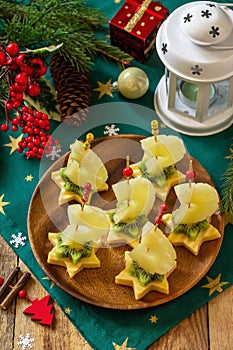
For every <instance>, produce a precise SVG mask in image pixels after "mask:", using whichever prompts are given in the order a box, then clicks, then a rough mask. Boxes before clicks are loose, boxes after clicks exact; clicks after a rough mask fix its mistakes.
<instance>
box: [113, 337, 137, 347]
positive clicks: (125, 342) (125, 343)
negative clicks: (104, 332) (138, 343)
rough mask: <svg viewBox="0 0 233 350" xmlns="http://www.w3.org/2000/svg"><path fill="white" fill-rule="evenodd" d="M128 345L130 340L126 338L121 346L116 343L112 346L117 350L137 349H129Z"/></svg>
mask: <svg viewBox="0 0 233 350" xmlns="http://www.w3.org/2000/svg"><path fill="white" fill-rule="evenodd" d="M127 343H128V338H126V339H125V341H124V342H123V343H122V344H121V345H117V344H116V343H114V342H112V345H113V347H114V349H115V350H136V348H128V347H127Z"/></svg>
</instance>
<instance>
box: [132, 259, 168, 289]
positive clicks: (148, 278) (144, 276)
mask: <svg viewBox="0 0 233 350" xmlns="http://www.w3.org/2000/svg"><path fill="white" fill-rule="evenodd" d="M128 273H129V274H130V275H131V276H135V277H137V279H138V280H139V283H140V285H141V286H142V287H145V286H146V285H147V284H148V283H150V282H152V281H158V282H161V281H162V280H163V275H160V274H158V273H155V274H151V273H147V272H146V271H145V270H144V269H143V268H142V267H140V266H138V264H137V263H136V262H135V261H133V262H132V264H131V265H130V266H129V268H128Z"/></svg>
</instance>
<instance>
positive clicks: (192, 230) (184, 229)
mask: <svg viewBox="0 0 233 350" xmlns="http://www.w3.org/2000/svg"><path fill="white" fill-rule="evenodd" d="M208 227H209V223H208V221H207V220H203V221H199V222H197V223H195V224H179V225H177V226H176V227H175V228H174V230H173V232H174V233H184V234H185V235H186V236H188V238H189V239H191V240H192V241H195V239H196V238H197V236H198V234H199V233H200V232H202V231H205V230H207V228H208Z"/></svg>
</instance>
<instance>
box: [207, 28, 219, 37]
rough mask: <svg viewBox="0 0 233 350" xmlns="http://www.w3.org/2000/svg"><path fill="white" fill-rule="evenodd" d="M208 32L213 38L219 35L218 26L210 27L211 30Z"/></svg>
mask: <svg viewBox="0 0 233 350" xmlns="http://www.w3.org/2000/svg"><path fill="white" fill-rule="evenodd" d="M209 34H210V35H212V37H213V38H216V36H219V35H220V33H219V27H214V26H212V27H211V30H210V31H209Z"/></svg>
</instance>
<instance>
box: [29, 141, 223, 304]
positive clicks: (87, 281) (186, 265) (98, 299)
mask: <svg viewBox="0 0 233 350" xmlns="http://www.w3.org/2000/svg"><path fill="white" fill-rule="evenodd" d="M142 138H143V136H139V135H120V136H116V137H113V136H111V137H104V138H100V139H96V140H94V142H93V144H92V149H93V150H94V151H95V152H96V153H97V154H98V155H99V157H100V158H101V159H102V160H103V162H104V164H105V166H106V168H107V170H108V174H109V179H108V183H109V187H110V189H109V191H107V192H103V193H101V195H96V196H95V195H94V196H93V197H92V202H91V204H92V205H96V206H99V207H101V208H104V209H109V208H113V207H115V201H114V194H113V192H112V190H111V185H112V184H114V183H116V182H118V181H119V180H120V179H122V169H123V168H124V167H125V158H126V155H129V156H130V160H131V162H136V161H139V160H140V159H141V158H142V154H143V152H142V149H141V145H140V143H139V141H140V140H141V139H142ZM67 158H68V154H66V155H64V156H63V157H61V158H59V159H58V160H57V161H56V162H55V163H54V164H53V165H52V166H51V168H49V169H48V171H47V172H46V173H45V175H44V176H43V177H42V178H41V180H40V182H39V183H38V185H37V187H36V189H35V191H34V194H33V196H32V199H31V203H30V207H29V212H28V232H29V239H30V243H31V247H32V251H33V253H34V255H35V257H36V259H37V261H38V263H39V265H40V266H41V267H42V269H43V270H44V272H45V273H46V275H47V276H48V277H49V278H50V279H51V280H52V281H53V282H54V283H55V284H56V285H58V286H59V287H60V288H62V289H63V290H65V291H66V292H67V293H69V294H71V295H72V296H74V297H76V298H78V299H80V300H82V301H85V302H87V303H90V304H94V305H98V306H101V307H105V308H112V309H125V310H127V309H128V310H129V309H131V310H132V309H141V308H147V307H151V306H156V305H161V304H163V303H166V302H169V301H171V300H173V299H175V298H177V297H178V296H180V295H182V294H183V293H185V292H187V291H188V290H189V289H190V288H192V287H193V286H194V285H195V284H196V283H198V282H199V281H200V279H201V278H202V277H204V276H205V274H206V273H207V271H208V270H209V268H210V267H211V265H212V264H213V262H214V260H215V258H216V257H217V255H218V252H219V249H220V247H221V243H222V238H223V231H224V222H223V217H222V216H220V215H219V214H216V215H213V217H212V222H211V223H212V225H213V226H215V227H216V228H217V229H218V230H219V232H220V233H221V238H219V239H216V240H213V241H210V242H205V243H203V244H202V247H201V249H200V252H199V255H198V256H194V255H193V254H191V253H190V252H189V251H188V250H187V249H185V248H184V247H176V248H175V249H176V252H177V268H176V269H175V271H174V272H173V273H172V274H171V275H170V276H169V278H168V282H169V286H170V293H169V294H168V295H166V294H162V293H159V292H150V293H148V294H147V295H146V296H145V297H143V298H142V299H141V300H138V301H137V300H135V299H134V295H133V289H132V288H130V287H127V286H121V285H116V284H115V282H114V279H115V276H116V275H117V274H118V273H119V272H120V271H122V270H123V269H124V266H125V264H124V252H125V250H129V249H130V248H129V246H128V245H125V246H120V247H116V248H107V249H106V248H101V249H99V250H98V252H97V256H98V257H99V259H100V261H101V267H100V268H97V269H86V270H83V271H81V272H80V273H78V274H77V275H76V276H75V277H74V278H73V279H71V278H69V276H68V274H67V272H66V269H65V268H64V267H59V266H56V265H51V264H48V263H47V256H48V253H49V251H50V250H51V249H52V246H51V243H50V242H49V240H48V238H47V236H48V232H58V231H59V230H60V227H61V226H62V227H63V228H64V227H66V225H67V224H68V218H67V205H66V204H65V205H62V206H59V205H58V196H59V193H60V190H59V189H58V187H57V186H56V184H55V183H54V182H53V181H52V180H51V172H52V171H55V170H58V169H60V167H62V166H64V165H66V162H67ZM185 158H186V157H185ZM193 166H194V169H195V171H196V173H197V177H196V182H207V183H209V184H211V185H213V186H214V184H213V181H212V180H211V178H210V176H209V174H208V173H207V172H206V170H205V169H204V168H203V167H202V166H201V164H200V163H198V162H197V161H196V160H195V159H193ZM187 168H188V159H187V158H186V159H184V160H182V161H181V162H179V164H178V169H179V170H180V171H182V172H185V171H186V170H187ZM176 202H177V201H176V196H175V193H174V190H171V191H170V193H169V196H168V199H167V204H168V206H169V209H170V210H172V209H173V207H174V206H175V204H176ZM160 204H161V202H160V200H158V199H156V201H155V205H154V208H153V210H152V212H151V214H150V220H151V221H152V222H153V219H154V217H155V216H156V215H157V213H158V210H159V209H158V208H159V206H160ZM58 227H59V228H58Z"/></svg>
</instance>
